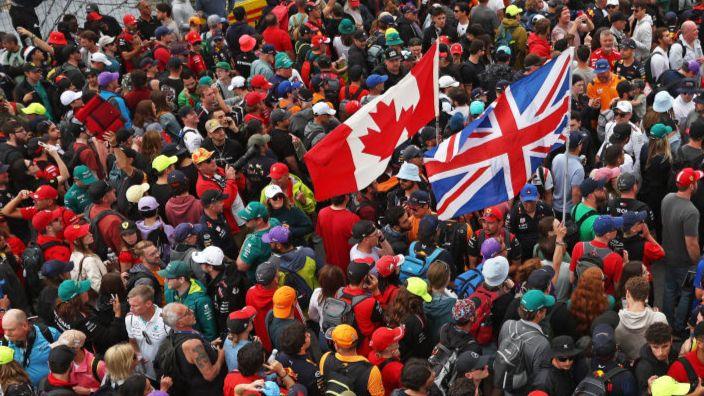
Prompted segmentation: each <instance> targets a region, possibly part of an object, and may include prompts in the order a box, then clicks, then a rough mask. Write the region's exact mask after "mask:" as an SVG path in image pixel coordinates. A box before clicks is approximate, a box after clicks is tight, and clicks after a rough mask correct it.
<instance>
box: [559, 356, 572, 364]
mask: <svg viewBox="0 0 704 396" xmlns="http://www.w3.org/2000/svg"><path fill="white" fill-rule="evenodd" d="M557 361H558V362H561V363H565V362H571V361H574V357H572V356H560V357H558V358H557Z"/></svg>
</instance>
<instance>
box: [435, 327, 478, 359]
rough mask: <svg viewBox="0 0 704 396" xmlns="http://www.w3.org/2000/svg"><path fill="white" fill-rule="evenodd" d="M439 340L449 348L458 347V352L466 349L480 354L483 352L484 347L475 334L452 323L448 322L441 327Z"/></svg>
mask: <svg viewBox="0 0 704 396" xmlns="http://www.w3.org/2000/svg"><path fill="white" fill-rule="evenodd" d="M439 342H440V343H441V344H442V345H444V346H445V347H447V348H448V349H451V350H454V349H457V350H458V354H459V353H462V352H466V351H474V352H476V353H478V354H480V355H481V353H482V347H481V346H480V345H479V344H477V341H476V340H475V339H474V336H472V335H471V334H470V333H467V332H465V331H464V330H462V329H458V328H457V326H455V325H454V324H452V323H446V324H445V325H444V326H442V328H440V341H439Z"/></svg>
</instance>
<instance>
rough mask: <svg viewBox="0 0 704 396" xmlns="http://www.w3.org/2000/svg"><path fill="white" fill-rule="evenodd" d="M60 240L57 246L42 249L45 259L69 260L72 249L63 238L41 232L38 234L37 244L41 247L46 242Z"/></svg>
mask: <svg viewBox="0 0 704 396" xmlns="http://www.w3.org/2000/svg"><path fill="white" fill-rule="evenodd" d="M51 242H58V243H59V244H58V245H56V246H52V247H50V248H48V249H42V251H43V252H44V261H49V260H59V261H64V262H65V261H69V259H70V258H71V249H70V248H69V247H68V245H67V244H66V242H65V241H64V240H63V238H59V237H55V236H49V235H44V234H39V235H38V236H37V244H38V245H39V246H40V247H41V246H42V245H44V244H47V243H51Z"/></svg>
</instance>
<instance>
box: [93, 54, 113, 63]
mask: <svg viewBox="0 0 704 396" xmlns="http://www.w3.org/2000/svg"><path fill="white" fill-rule="evenodd" d="M90 61H91V62H99V63H102V64H104V65H105V66H110V65H112V62H110V60H108V57H107V56H105V54H104V53H102V52H94V53H93V54H91V56H90Z"/></svg>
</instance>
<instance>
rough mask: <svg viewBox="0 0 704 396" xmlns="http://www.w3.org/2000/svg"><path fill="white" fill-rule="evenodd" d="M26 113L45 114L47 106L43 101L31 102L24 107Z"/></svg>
mask: <svg viewBox="0 0 704 396" xmlns="http://www.w3.org/2000/svg"><path fill="white" fill-rule="evenodd" d="M22 112H23V113H24V114H35V115H44V114H46V108H45V107H44V106H43V105H42V104H41V103H36V102H34V103H31V104H30V105H29V106H27V107H25V108H23V109H22Z"/></svg>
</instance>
